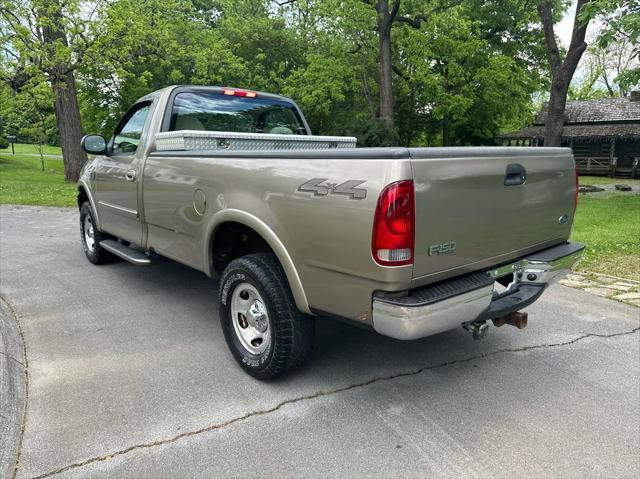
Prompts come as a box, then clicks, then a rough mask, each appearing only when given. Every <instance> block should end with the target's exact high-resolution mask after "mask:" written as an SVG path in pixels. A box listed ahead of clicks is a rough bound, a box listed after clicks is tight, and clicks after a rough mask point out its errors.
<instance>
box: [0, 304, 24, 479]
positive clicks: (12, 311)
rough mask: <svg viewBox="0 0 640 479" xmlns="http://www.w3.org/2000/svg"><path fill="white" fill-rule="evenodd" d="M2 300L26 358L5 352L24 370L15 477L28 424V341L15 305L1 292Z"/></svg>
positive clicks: (14, 469) (13, 477) (14, 468)
mask: <svg viewBox="0 0 640 479" xmlns="http://www.w3.org/2000/svg"><path fill="white" fill-rule="evenodd" d="M0 301H2V302H3V303H4V304H5V305H6V307H7V309H8V310H9V314H10V315H11V317H12V318H13V320H14V321H15V323H16V326H17V327H18V335H19V336H20V342H21V343H22V356H23V358H24V364H22V363H21V362H20V361H18V360H17V359H15V358H13V357H11V356H9V355H8V354H6V353H2V354H4V355H5V356H6V357H8V358H11V359H13V360H14V361H15V362H17V363H18V364H20V365H21V366H22V370H23V371H24V407H23V408H22V418H21V423H20V439H19V440H18V448H17V450H16V463H15V465H14V467H13V475H12V476H11V477H12V479H15V478H16V476H17V475H18V466H19V464H20V456H21V455H22V440H23V438H24V429H25V427H26V425H27V406H28V404H29V359H27V342H26V341H25V339H24V332H23V331H22V325H21V324H20V319H19V317H18V313H17V312H16V309H15V308H14V307H13V304H11V303H10V302H9V300H7V298H5V297H4V296H3V295H2V294H0Z"/></svg>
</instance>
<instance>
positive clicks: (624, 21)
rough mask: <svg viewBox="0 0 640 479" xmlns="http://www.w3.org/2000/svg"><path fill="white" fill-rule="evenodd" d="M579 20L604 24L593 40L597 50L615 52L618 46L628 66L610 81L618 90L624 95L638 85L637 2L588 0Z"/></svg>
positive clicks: (639, 35) (639, 4)
mask: <svg viewBox="0 0 640 479" xmlns="http://www.w3.org/2000/svg"><path fill="white" fill-rule="evenodd" d="M582 18H583V19H584V20H589V19H592V18H597V19H598V20H600V22H601V23H602V24H604V27H603V28H602V29H601V30H600V32H599V34H598V38H597V44H598V47H599V48H601V49H603V50H605V51H607V50H609V51H610V50H613V51H614V52H615V51H617V50H619V49H620V47H621V46H622V48H623V51H624V53H623V58H624V59H626V61H627V62H628V64H627V65H626V67H625V68H622V69H620V71H619V72H618V75H617V77H616V78H615V79H614V82H615V83H616V84H617V85H618V86H619V88H620V90H621V91H622V92H623V93H624V92H628V91H629V90H631V89H632V87H634V86H637V85H639V84H640V46H639V45H640V0H592V1H591V2H590V3H588V4H587V5H586V6H585V8H584V11H583V13H582ZM616 45H617V46H616ZM627 46H628V48H627Z"/></svg>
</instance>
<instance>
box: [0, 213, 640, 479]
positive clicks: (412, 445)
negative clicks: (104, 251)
mask: <svg viewBox="0 0 640 479" xmlns="http://www.w3.org/2000/svg"><path fill="white" fill-rule="evenodd" d="M216 291H217V282H216V281H214V280H211V279H208V278H206V277H205V276H204V275H203V274H201V273H198V272H196V271H193V270H190V269H188V268H186V267H183V266H181V265H178V264H176V263H172V262H170V261H157V262H154V263H153V264H152V265H151V266H149V267H135V266H132V265H129V264H128V263H125V262H115V263H113V264H110V265H106V266H100V267H97V266H93V265H91V264H90V263H89V262H88V261H87V260H86V259H85V258H84V255H83V253H82V249H81V246H80V240H79V228H78V225H77V212H76V211H74V210H69V209H55V208H39V207H8V206H2V207H0V295H1V296H2V298H3V300H4V301H6V302H7V303H8V304H9V306H6V305H5V307H4V308H3V311H5V312H4V313H3V314H13V313H12V312H11V309H12V310H13V312H14V313H15V315H17V320H18V322H19V324H20V326H21V329H22V333H23V335H24V340H25V346H26V355H27V358H26V359H27V360H28V366H27V372H28V388H27V392H28V399H27V401H26V404H27V406H26V421H25V424H24V434H23V437H22V443H21V445H20V456H19V463H18V468H17V477H20V478H22V477H49V476H55V477H154V478H155V477H176V476H180V477H195V476H209V477H210V476H234V477H284V476H314V477H327V476H345V477H360V476H376V477H415V476H441V477H463V476H468V477H471V476H473V477H480V476H481V477H524V476H529V477H530V476H536V477H560V476H562V477H578V476H579V477H585V476H591V477H614V476H615V477H638V476H639V475H640V331H639V327H640V309H638V308H634V307H633V306H629V305H625V304H621V303H617V302H614V301H611V300H607V299H604V298H599V297H596V296H593V295H590V294H588V293H585V292H583V291H578V290H572V289H569V288H566V287H564V286H554V287H553V288H552V289H550V290H549V291H548V292H547V293H545V295H544V296H543V299H541V300H540V301H539V302H538V303H536V304H535V305H533V306H532V307H530V308H529V309H528V311H529V312H530V316H529V327H528V328H527V329H525V330H524V331H518V330H516V329H515V328H511V327H508V326H505V327H502V328H500V329H497V328H492V329H491V331H490V333H489V336H488V338H487V339H485V340H483V341H473V340H472V339H471V338H470V336H469V335H468V333H466V332H464V331H463V330H457V331H451V332H448V333H445V334H442V335H438V336H436V337H432V338H427V339H424V340H420V341H414V342H400V341H395V340H392V339H388V338H384V337H381V336H378V335H375V334H372V333H369V332H367V331H362V330H359V329H355V328H352V327H349V326H346V325H343V324H340V323H336V322H332V321H329V320H322V321H318V323H317V341H316V347H315V350H314V353H313V354H312V356H311V358H310V361H309V362H308V364H307V365H306V366H305V367H304V368H303V369H302V370H300V371H298V372H296V373H295V374H292V375H289V376H287V377H284V378H281V379H279V380H277V381H273V382H269V383H263V382H259V381H256V380H254V379H252V378H250V377H249V376H247V375H246V374H244V373H243V372H242V371H241V370H240V368H239V367H238V366H236V364H235V362H234V361H233V360H232V358H231V355H230V353H229V352H228V350H227V347H226V345H225V343H224V339H223V337H222V333H221V330H220V326H219V324H218V320H217V306H216ZM0 344H1V343H0ZM0 384H1V383H0ZM18 420H19V421H20V422H21V418H19V419H18V418H17V419H16V421H18ZM0 440H2V439H0ZM0 475H1V473H0Z"/></svg>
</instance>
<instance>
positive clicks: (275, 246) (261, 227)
mask: <svg viewBox="0 0 640 479" xmlns="http://www.w3.org/2000/svg"><path fill="white" fill-rule="evenodd" d="M229 221H233V222H236V223H240V224H243V225H245V226H247V227H249V228H251V229H253V230H254V231H255V232H256V233H258V234H259V235H260V236H261V237H262V239H264V240H265V241H266V242H267V244H268V245H269V247H270V248H271V249H272V250H273V252H274V253H275V255H276V257H277V258H278V260H279V261H280V264H281V265H282V268H283V269H284V272H285V274H286V276H287V280H288V281H289V286H290V287H291V292H292V293H293V298H294V300H295V302H296V306H297V307H298V309H299V310H300V311H301V312H303V313H306V314H312V313H311V310H310V309H309V303H308V301H307V296H306V294H305V292H304V288H303V287H302V282H301V281H300V276H299V275H298V271H297V270H296V267H295V265H294V264H293V260H292V259H291V256H290V255H289V253H288V251H287V249H286V248H285V246H284V244H283V243H282V241H280V238H278V236H277V235H276V234H275V233H274V232H273V230H272V229H271V228H270V227H269V226H268V225H267V224H266V223H264V222H263V221H262V220H260V219H258V218H257V217H256V216H254V215H252V214H249V213H247V212H244V211H241V210H236V209H231V208H230V209H224V210H222V211H219V212H218V213H216V214H215V215H214V216H213V221H212V222H211V223H210V224H209V226H208V227H207V231H206V241H205V242H204V243H203V244H204V248H205V250H204V251H203V258H205V267H206V268H207V270H206V274H207V275H208V276H213V274H214V272H213V266H212V265H213V258H212V249H211V247H210V245H211V240H212V238H213V235H214V234H215V231H216V229H217V228H218V226H219V225H221V224H223V223H226V222H229Z"/></svg>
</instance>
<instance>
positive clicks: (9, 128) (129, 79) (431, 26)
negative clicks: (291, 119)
mask: <svg viewBox="0 0 640 479" xmlns="http://www.w3.org/2000/svg"><path fill="white" fill-rule="evenodd" d="M55 3H56V2H54V1H49V2H47V1H44V0H32V1H21V2H16V1H8V0H1V1H0V10H1V11H2V12H4V15H3V16H1V17H0V45H1V48H2V52H3V53H2V55H0V60H1V61H2V63H1V64H0V77H1V78H2V80H3V82H2V83H0V137H2V138H4V137H5V136H6V135H7V134H17V135H18V136H19V137H20V138H21V140H23V141H28V142H33V143H39V142H44V143H48V144H57V142H58V132H57V127H56V122H55V117H54V113H53V101H54V97H53V94H52V92H51V88H50V83H51V75H52V74H51V70H52V69H53V68H54V66H56V67H57V66H58V65H60V64H63V65H69V66H70V68H71V69H73V71H74V72H75V81H76V84H77V90H78V98H79V104H80V112H81V119H82V129H83V130H84V131H85V132H91V133H102V134H104V135H105V136H109V135H110V134H111V133H112V131H113V127H114V125H115V123H116V122H117V120H118V119H119V118H120V116H121V115H122V114H123V112H124V111H125V110H126V109H127V107H128V106H129V105H131V103H133V102H134V101H135V100H136V99H137V98H139V97H140V96H142V95H144V94H146V93H149V92H150V91H153V90H156V89H158V88H162V87H165V86H167V85H172V84H203V85H230V86H236V87H242V88H249V89H256V90H266V91H271V92H278V93H282V94H284V95H287V96H291V97H293V98H294V99H295V100H296V101H297V102H298V103H299V105H300V106H301V107H302V109H303V111H304V112H305V114H306V115H307V117H308V120H309V122H310V124H311V126H312V129H313V130H314V133H317V134H339V135H355V136H357V137H358V138H359V142H360V144H361V145H367V146H377V145H388V144H398V143H399V144H402V145H421V146H427V145H441V144H443V143H450V144H455V145H471V144H491V143H493V142H494V138H495V136H496V135H497V134H498V133H499V132H502V131H506V130H513V129H516V128H519V127H521V126H523V125H525V124H527V123H528V122H529V121H530V119H531V117H532V114H533V112H534V109H535V106H536V105H535V104H539V98H540V96H541V94H543V92H545V91H547V90H548V81H549V79H548V76H549V75H548V66H547V59H546V51H545V45H544V38H543V35H542V33H541V31H540V25H539V20H538V18H537V13H536V2H530V1H526V0H489V1H479V0H468V1H464V2H462V1H456V0H403V1H402V2H400V3H399V11H398V16H397V19H396V21H395V22H394V23H393V26H392V28H391V40H392V63H393V98H394V118H393V125H394V130H393V131H392V132H389V131H388V130H387V129H386V128H385V125H382V124H381V122H380V121H379V119H378V112H379V106H380V105H379V100H378V98H379V88H380V85H379V61H378V48H379V45H378V31H376V19H377V15H378V12H377V10H376V2H375V1H371V0H369V1H367V0H297V1H296V0H294V1H280V2H277V1H270V0H97V1H87V2H84V1H82V2H81V1H79V0H69V1H66V2H64V3H63V4H61V5H62V7H61V8H62V10H61V11H62V12H63V16H64V27H65V29H66V32H67V41H66V44H65V42H64V41H59V42H58V43H57V44H56V47H55V48H50V47H49V48H48V49H44V48H40V47H38V45H39V44H38V42H37V41H35V40H37V38H35V39H33V38H31V37H30V36H32V35H34V33H33V28H32V23H31V22H34V23H33V24H34V25H36V26H37V25H44V27H46V26H47V23H46V20H44V21H43V20H38V18H39V17H38V16H37V15H36V17H35V19H30V17H29V15H30V14H29V13H28V12H30V11H31V12H36V13H37V12H45V15H44V17H46V12H49V11H50V10H48V9H50V8H51V7H50V6H51V5H53V4H55ZM557 3H558V7H559V8H558V10H557V11H558V12H560V13H561V12H562V9H563V8H566V7H567V2H562V1H558V2H557ZM58 5H60V4H59V3H58ZM637 7H638V2H637V0H630V1H629V0H627V1H621V0H598V1H594V2H591V5H590V10H589V11H587V12H586V13H585V15H590V16H591V17H598V18H600V21H601V22H603V23H604V24H605V25H606V26H605V28H603V29H602V31H601V33H600V35H599V37H598V38H597V39H596V40H595V42H594V47H593V48H594V49H593V51H592V54H591V55H590V56H589V55H588V57H589V58H591V62H592V67H591V68H590V69H589V70H585V71H586V72H587V73H585V74H584V75H582V77H581V79H580V80H579V81H578V82H577V84H576V86H575V87H574V88H573V89H572V90H571V93H570V95H571V96H573V97H575V98H589V97H594V96H595V97H597V96H603V95H620V94H624V93H626V92H628V91H629V89H630V88H631V87H632V86H633V85H637V82H638V80H639V79H640V78H639V77H640V74H639V73H638V63H637V59H638V58H637V57H638V47H637V45H638V31H639V26H638V24H639V22H640V20H638V17H639V16H638V15H634V13H636V12H637ZM38 9H40V10H38ZM51 11H52V12H53V10H51ZM7 12H9V13H13V12H17V14H16V15H17V16H16V18H12V17H11V16H10V15H9V14H7ZM20 15H23V16H24V18H20ZM42 16H43V15H40V17H42ZM38 22H40V24H39V23H38ZM43 22H44V23H43ZM27 40H29V41H27ZM619 42H625V45H626V47H625V48H626V50H625V52H626V54H627V56H628V57H630V61H629V62H628V65H626V66H625V68H623V69H621V70H620V71H617V72H614V73H612V72H611V70H610V69H609V70H606V69H605V71H607V72H608V73H609V77H608V78H607V81H608V82H609V83H610V85H611V87H610V88H605V86H604V84H603V81H602V78H601V77H602V71H603V67H602V66H601V65H600V66H599V64H598V61H597V60H596V59H597V58H598V55H600V58H602V57H603V54H602V52H603V51H604V52H608V51H611V49H613V48H615V47H616V45H618V44H619ZM39 48H40V49H39ZM596 48H598V49H599V50H596ZM610 56H611V55H609V54H607V53H605V54H604V57H605V58H608V57H610ZM536 102H537V103H536ZM534 103H535V104H534ZM0 146H1V145H0Z"/></svg>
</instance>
